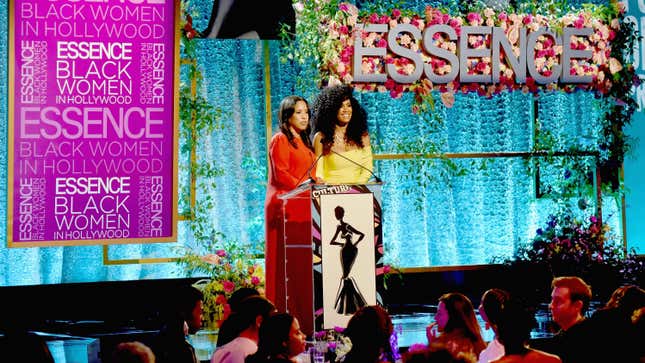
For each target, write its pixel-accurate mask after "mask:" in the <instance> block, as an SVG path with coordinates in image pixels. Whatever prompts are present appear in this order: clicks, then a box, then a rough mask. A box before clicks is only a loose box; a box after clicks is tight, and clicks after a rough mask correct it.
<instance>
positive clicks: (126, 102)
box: [7, 0, 179, 247]
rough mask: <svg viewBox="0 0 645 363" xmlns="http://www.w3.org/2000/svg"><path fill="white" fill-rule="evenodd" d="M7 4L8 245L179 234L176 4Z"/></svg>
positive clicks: (168, 0) (146, 0)
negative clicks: (8, 12)
mask: <svg viewBox="0 0 645 363" xmlns="http://www.w3.org/2000/svg"><path fill="white" fill-rule="evenodd" d="M9 9H10V10H9V11H10V20H9V26H10V28H9V29H10V31H9V34H10V36H9V38H10V39H9V58H10V59H9V173H8V174H9V180H8V192H9V198H8V200H9V203H8V212H7V215H8V224H7V229H8V231H7V236H8V246H9V247H31V246H51V245H82V244H112V243H145V242H171V241H176V235H177V232H176V230H177V228H176V222H177V213H176V211H177V192H176V190H177V185H176V184H177V174H176V170H177V167H176V160H177V157H176V155H175V153H176V152H177V147H176V142H177V140H176V135H177V132H176V128H177V112H178V99H177V96H176V95H177V92H175V88H176V87H177V85H178V81H177V77H178V72H177V67H178V60H179V52H178V49H179V47H178V38H177V34H178V32H177V31H176V29H177V23H176V20H175V19H176V18H177V11H178V3H176V2H174V1H173V0H98V1H97V0H49V1H48V0H14V1H11V2H10V4H9Z"/></svg>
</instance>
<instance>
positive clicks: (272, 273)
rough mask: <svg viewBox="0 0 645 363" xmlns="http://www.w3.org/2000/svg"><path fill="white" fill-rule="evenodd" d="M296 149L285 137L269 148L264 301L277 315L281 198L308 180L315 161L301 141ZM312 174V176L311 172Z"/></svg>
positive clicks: (281, 284) (281, 304) (282, 297)
mask: <svg viewBox="0 0 645 363" xmlns="http://www.w3.org/2000/svg"><path fill="white" fill-rule="evenodd" d="M294 141H295V143H296V145H297V147H294V146H293V145H291V144H290V143H289V140H288V139H287V136H286V135H285V134H283V133H282V132H279V133H277V134H276V135H274V136H273V138H272V139H271V143H270V144H269V178H268V179H269V181H268V183H267V194H266V204H265V225H266V245H265V262H264V263H265V274H266V297H267V298H268V299H269V300H271V301H272V302H273V303H274V304H275V306H276V308H277V309H278V310H279V311H285V310H286V292H285V281H284V279H285V266H284V225H283V222H284V220H283V219H284V218H283V215H282V200H280V199H279V198H278V196H279V195H280V194H283V193H285V192H288V191H290V190H292V189H294V188H295V187H296V186H297V185H298V183H301V182H303V181H305V180H307V179H308V178H309V175H306V174H307V170H308V169H309V168H310V167H311V165H312V164H313V162H314V160H315V155H314V153H313V151H311V150H310V149H309V148H307V147H306V146H305V145H304V143H303V142H302V140H301V139H300V138H294ZM311 173H312V174H314V173H315V168H312V170H311Z"/></svg>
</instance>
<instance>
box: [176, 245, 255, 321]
mask: <svg viewBox="0 0 645 363" xmlns="http://www.w3.org/2000/svg"><path fill="white" fill-rule="evenodd" d="M217 236H218V237H221V234H218V235H217ZM216 242H217V243H216ZM209 247H210V248H200V249H195V248H192V247H180V248H181V249H182V253H181V257H179V258H178V260H177V263H178V264H179V265H180V266H181V267H182V268H183V269H184V271H185V272H186V273H187V275H188V276H204V277H205V278H204V279H202V280H199V281H197V282H196V283H195V286H196V287H198V288H199V289H200V290H201V291H202V292H203V293H204V308H203V314H204V327H205V328H207V329H217V328H219V326H220V324H221V322H222V321H223V320H224V319H225V318H226V317H227V316H228V314H229V313H230V307H229V305H228V299H229V298H230V296H231V294H232V293H233V292H234V291H235V290H237V289H239V288H242V287H251V288H255V289H257V290H258V291H260V293H262V292H263V291H262V290H263V289H264V269H263V268H262V266H261V265H260V264H259V263H258V262H257V261H256V259H255V257H254V255H253V253H252V251H251V249H250V248H247V246H243V245H238V244H237V243H236V242H234V241H220V240H219V238H216V239H215V240H214V241H213V242H212V243H211V245H210V246H209Z"/></svg>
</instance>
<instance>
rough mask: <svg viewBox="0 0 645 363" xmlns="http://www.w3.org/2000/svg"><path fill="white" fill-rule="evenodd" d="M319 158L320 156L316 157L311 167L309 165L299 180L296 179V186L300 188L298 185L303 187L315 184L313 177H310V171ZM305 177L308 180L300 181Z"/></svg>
mask: <svg viewBox="0 0 645 363" xmlns="http://www.w3.org/2000/svg"><path fill="white" fill-rule="evenodd" d="M320 158H322V154H320V155H318V156H317V157H316V159H315V160H314V162H313V163H311V165H309V168H308V169H307V171H305V173H304V174H303V175H302V176H301V177H300V179H298V182H297V183H296V185H298V186H300V185H305V184H313V183H315V182H316V180H314V177H313V176H311V171H312V170H313V169H314V167H315V166H316V165H317V164H318V160H320ZM305 176H308V177H309V178H307V179H305V181H302V179H304V177H305Z"/></svg>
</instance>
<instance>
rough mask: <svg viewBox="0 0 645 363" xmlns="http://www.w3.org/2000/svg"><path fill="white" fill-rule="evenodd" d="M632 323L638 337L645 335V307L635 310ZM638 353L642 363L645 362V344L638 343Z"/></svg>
mask: <svg viewBox="0 0 645 363" xmlns="http://www.w3.org/2000/svg"><path fill="white" fill-rule="evenodd" d="M632 324H634V334H635V335H636V336H637V337H645V307H642V308H640V309H638V310H636V311H634V315H632ZM636 355H637V356H638V361H639V362H640V363H645V345H643V344H638V346H637V347H636Z"/></svg>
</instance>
